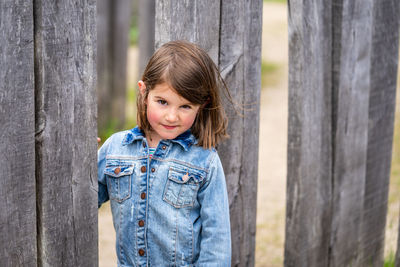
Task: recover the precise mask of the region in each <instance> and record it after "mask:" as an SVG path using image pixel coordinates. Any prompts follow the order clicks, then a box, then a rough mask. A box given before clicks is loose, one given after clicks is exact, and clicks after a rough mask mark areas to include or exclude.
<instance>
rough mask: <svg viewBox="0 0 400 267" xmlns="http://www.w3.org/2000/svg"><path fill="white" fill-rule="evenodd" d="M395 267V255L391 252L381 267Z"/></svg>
mask: <svg viewBox="0 0 400 267" xmlns="http://www.w3.org/2000/svg"><path fill="white" fill-rule="evenodd" d="M394 266H395V255H394V253H393V251H391V252H390V254H389V255H388V256H387V257H386V258H385V261H384V263H383V267H394Z"/></svg>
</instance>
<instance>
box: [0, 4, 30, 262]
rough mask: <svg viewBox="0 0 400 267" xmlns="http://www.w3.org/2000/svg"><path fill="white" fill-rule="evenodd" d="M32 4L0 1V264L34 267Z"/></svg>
mask: <svg viewBox="0 0 400 267" xmlns="http://www.w3.org/2000/svg"><path fill="white" fill-rule="evenodd" d="M32 8H33V7H32V1H11V0H5V1H1V2H0V25H1V26H0V65H1V68H0V125H1V132H0V211H1V212H0V266H6V267H8V266H36V202H35V198H36V188H35V139H34V136H35V135H34V134H35V117H34V72H33V69H34V61H33V49H34V46H33V13H32Z"/></svg>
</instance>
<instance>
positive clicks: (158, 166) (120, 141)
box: [98, 127, 231, 267]
mask: <svg viewBox="0 0 400 267" xmlns="http://www.w3.org/2000/svg"><path fill="white" fill-rule="evenodd" d="M196 142H197V141H196V139H195V137H194V136H193V135H192V134H191V133H190V131H187V132H185V133H183V134H181V135H180V136H178V137H176V138H175V139H173V140H161V141H160V142H159V144H158V147H157V148H156V151H155V152H154V155H153V157H152V159H149V152H148V143H147V140H146V138H145V136H144V135H143V132H142V131H141V130H139V128H138V127H136V128H134V129H132V130H129V131H123V132H119V133H116V134H114V135H112V136H111V137H110V138H109V139H108V140H107V141H106V142H105V143H104V145H103V146H102V147H101V148H100V149H99V151H98V181H99V193H98V197H99V200H98V205H99V207H100V206H101V204H102V203H104V202H105V201H107V200H110V201H111V211H112V215H113V223H114V228H115V231H116V239H117V242H116V250H117V257H118V266H120V267H126V266H230V260H231V237H230V224H229V204H228V196H227V191H226V184H225V176H224V172H223V169H222V166H221V162H220V159H219V157H218V154H217V152H216V151H215V149H210V150H207V149H203V148H202V147H199V146H196Z"/></svg>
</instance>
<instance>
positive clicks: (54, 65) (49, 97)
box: [34, 0, 98, 266]
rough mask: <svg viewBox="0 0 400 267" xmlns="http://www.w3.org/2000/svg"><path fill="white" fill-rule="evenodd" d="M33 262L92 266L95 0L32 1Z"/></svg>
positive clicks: (94, 242)
mask: <svg viewBox="0 0 400 267" xmlns="http://www.w3.org/2000/svg"><path fill="white" fill-rule="evenodd" d="M34 9H35V13H34V14H35V46H36V48H35V60H36V62H35V63H36V69H35V72H36V73H35V83H36V91H35V94H36V108H35V109H36V110H35V113H36V118H37V120H36V128H37V133H36V179H37V192H38V193H37V201H38V204H37V205H38V214H37V216H38V219H37V223H38V227H37V228H38V266H97V264H98V252H97V192H96V191H97V183H96V173H97V172H96V165H95V164H96V141H95V138H96V96H95V83H96V67H95V58H96V47H95V41H96V24H95V16H96V1H95V0H86V1H79V2H76V1H50V0H38V1H35V6H34Z"/></svg>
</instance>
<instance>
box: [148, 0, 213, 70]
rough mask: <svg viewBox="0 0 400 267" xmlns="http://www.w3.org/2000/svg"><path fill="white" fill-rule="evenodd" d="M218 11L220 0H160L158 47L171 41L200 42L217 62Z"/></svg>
mask: <svg viewBox="0 0 400 267" xmlns="http://www.w3.org/2000/svg"><path fill="white" fill-rule="evenodd" d="M219 12H220V3H219V1H212V0H203V1H199V0H182V1H173V0H163V1H161V0H157V1H156V21H155V48H156V49H157V48H159V47H160V46H161V45H162V44H164V43H166V42H169V41H172V40H186V41H190V42H194V43H197V44H198V45H200V46H201V47H202V48H203V49H204V50H206V51H207V52H208V53H209V55H210V56H211V58H212V59H213V60H214V62H215V63H217V62H218V52H219V45H218V40H219V16H220V14H219Z"/></svg>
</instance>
